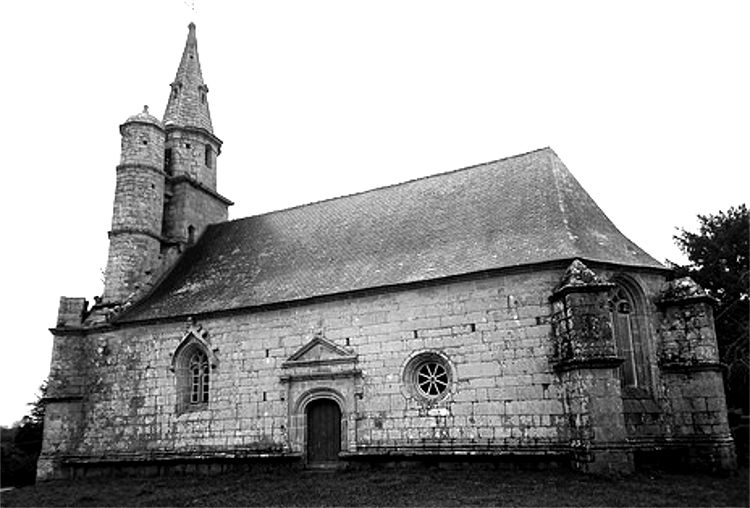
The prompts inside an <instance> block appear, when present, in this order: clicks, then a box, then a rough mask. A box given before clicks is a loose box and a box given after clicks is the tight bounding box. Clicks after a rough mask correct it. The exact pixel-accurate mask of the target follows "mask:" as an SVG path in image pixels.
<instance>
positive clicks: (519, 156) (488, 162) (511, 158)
mask: <svg viewBox="0 0 750 508" xmlns="http://www.w3.org/2000/svg"><path fill="white" fill-rule="evenodd" d="M545 151H549V152H551V153H552V154H554V155H555V156H557V154H556V153H555V151H554V150H553V149H552V148H550V147H549V146H545V147H543V148H537V149H535V150H530V151H528V152H524V153H519V154H516V155H511V156H508V157H502V158H500V159H495V160H492V161H487V162H480V163H479V164H472V165H471V166H465V167H463V168H458V169H451V170H449V171H443V172H442V173H434V174H431V175H425V176H420V177H417V178H412V179H411V180H404V181H403V182H397V183H392V184H388V185H383V186H380V187H373V188H372V189H366V190H363V191H359V192H352V193H350V194H342V195H340V196H334V197H330V198H325V199H321V200H319V201H311V202H309V203H303V204H299V205H295V206H290V207H289V208H281V209H279V210H271V211H269V212H264V213H259V214H256V215H247V216H245V217H238V218H236V219H232V220H229V221H226V222H221V223H218V224H216V225H220V224H226V223H234V222H241V221H243V220H247V219H253V218H258V217H267V216H269V215H273V214H277V213H283V212H289V211H291V210H297V209H299V208H305V207H307V206H313V205H318V204H322V203H327V202H330V201H335V200H337V199H344V198H350V197H353V196H360V195H363V194H367V193H370V192H379V191H382V190H384V189H390V188H394V187H399V186H401V185H407V184H410V183H414V182H419V181H421V180H428V179H430V178H438V177H442V176H446V175H450V174H454V173H459V172H461V171H468V170H470V169H474V168H478V167H480V166H487V165H489V164H496V163H499V162H505V161H510V160H513V159H519V158H521V157H527V156H529V155H531V154H535V153H539V152H545Z"/></svg>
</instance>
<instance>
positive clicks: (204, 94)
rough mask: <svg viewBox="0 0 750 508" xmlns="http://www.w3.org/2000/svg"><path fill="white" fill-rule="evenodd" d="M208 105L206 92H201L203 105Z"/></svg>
mask: <svg viewBox="0 0 750 508" xmlns="http://www.w3.org/2000/svg"><path fill="white" fill-rule="evenodd" d="M205 103H206V92H203V91H201V104H205Z"/></svg>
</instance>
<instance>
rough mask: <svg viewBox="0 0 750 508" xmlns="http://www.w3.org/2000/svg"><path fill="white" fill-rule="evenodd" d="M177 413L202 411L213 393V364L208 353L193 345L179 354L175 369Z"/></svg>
mask: <svg viewBox="0 0 750 508" xmlns="http://www.w3.org/2000/svg"><path fill="white" fill-rule="evenodd" d="M175 374H176V377H177V379H176V381H177V411H178V412H179V413H183V412H185V411H192V410H196V409H201V408H203V407H205V406H206V405H207V404H208V401H209V396H210V393H211V362H210V361H209V358H208V354H207V353H206V351H205V350H204V349H203V348H202V347H201V346H199V345H197V344H191V345H189V346H188V347H186V348H185V349H184V350H183V351H181V352H180V353H179V357H178V359H177V365H176V368H175Z"/></svg>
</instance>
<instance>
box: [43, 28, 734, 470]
mask: <svg viewBox="0 0 750 508" xmlns="http://www.w3.org/2000/svg"><path fill="white" fill-rule="evenodd" d="M170 86H171V92H170V96H169V101H168V104H167V107H166V111H165V113H164V117H163V120H161V121H160V120H158V119H157V118H155V117H154V116H152V115H151V114H150V113H149V112H148V110H147V109H144V111H143V112H142V113H139V114H136V115H134V116H132V117H130V118H128V119H127V120H126V121H125V123H123V124H122V125H121V126H120V133H121V135H122V148H121V154H120V164H119V165H118V166H117V183H116V188H115V196H114V209H113V214H112V228H111V231H110V232H109V242H110V244H109V256H108V261H107V268H106V273H105V282H104V290H103V294H102V296H101V297H98V298H96V299H95V302H94V303H93V305H89V303H88V302H87V301H86V300H85V299H83V298H67V297H63V298H61V299H60V307H59V313H58V317H57V323H56V325H55V327H54V328H52V329H51V332H52V334H53V336H54V345H53V353H52V361H51V368H50V376H49V389H48V393H47V396H46V399H45V402H46V415H45V424H44V445H43V450H42V454H41V457H40V459H39V464H38V476H39V478H40V479H51V478H62V477H70V476H75V475H84V474H85V475H89V474H103V473H105V472H113V471H119V472H128V471H135V470H138V471H141V472H144V473H146V474H162V473H170V472H178V473H179V472H184V471H207V472H216V471H222V470H225V469H228V468H238V467H242V468H245V467H254V465H257V464H266V463H269V464H270V463H274V464H279V463H283V464H286V465H287V466H295V465H296V466H299V467H315V466H318V467H342V466H371V465H373V464H376V463H393V462H395V461H410V462H413V461H420V462H430V463H435V464H441V463H447V462H456V461H460V462H469V461H484V462H488V463H490V464H498V463H500V462H508V461H517V460H523V461H535V462H548V463H550V462H551V463H555V464H564V465H569V466H571V467H573V468H575V469H578V470H581V471H584V472H614V473H618V472H629V471H632V470H633V469H634V467H636V465H637V464H638V463H640V462H641V461H646V460H654V458H656V459H657V460H659V457H662V458H664V457H666V458H667V459H668V460H678V461H681V462H682V463H683V464H685V465H688V466H692V467H696V468H708V469H730V468H733V467H734V461H735V458H734V448H733V443H732V438H731V435H730V432H729V428H728V424H727V410H726V404H725V399H724V386H723V381H722V371H721V365H720V363H719V360H718V354H717V346H716V336H715V331H714V326H713V317H712V303H713V300H712V298H711V297H710V296H709V295H707V294H706V292H705V291H704V290H702V289H701V288H700V287H699V286H697V285H696V284H695V283H694V282H693V281H691V280H690V279H678V280H674V279H673V277H672V274H671V271H670V270H668V269H667V268H665V267H664V266H662V265H661V264H660V263H658V262H657V261H655V260H654V259H653V258H652V257H650V256H649V255H648V254H646V253H645V252H644V251H643V250H641V249H640V248H639V247H638V246H637V245H635V244H634V243H633V242H631V241H630V240H628V239H627V238H626V237H625V236H624V235H623V234H622V233H620V231H618V229H617V228H616V227H615V226H614V225H613V224H612V223H611V222H610V220H609V219H608V218H607V217H606V215H605V214H604V213H603V212H602V211H601V210H600V209H599V207H598V206H597V205H596V203H594V201H593V200H592V199H591V197H589V195H588V194H587V193H586V192H585V191H584V189H583V188H582V187H581V186H580V185H579V183H578V182H577V181H576V180H575V178H574V177H573V175H572V174H571V173H570V172H569V171H568V169H567V168H566V167H565V165H564V164H563V163H562V161H561V160H560V159H559V158H558V156H557V155H556V154H555V153H554V152H553V151H552V150H551V149H549V148H545V149H541V150H537V151H534V152H530V153H526V154H522V155H517V156H514V157H509V158H506V159H501V160H497V161H493V162H488V163H485V164H479V165H476V166H471V167H468V168H464V169H459V170H457V171H452V172H448V173H443V174H438V175H434V176H429V177H426V178H420V179H417V180H412V181H408V182H404V183H401V184H398V185H392V186H388V187H383V188H379V189H373V190H370V191H367V192H362V193H359V194H353V195H349V196H343V197H339V198H335V199H329V200H325V201H321V202H317V203H312V204H307V205H303V206H298V207H295V208H290V209H287V210H280V211H275V212H271V213H266V214H263V215H258V216H254V217H248V218H244V219H237V220H232V221H228V220H227V210H228V207H229V206H230V205H231V204H232V202H231V201H230V200H229V199H227V198H226V197H224V196H223V195H221V194H219V193H218V192H217V168H218V164H217V163H218V156H219V155H220V154H221V148H222V142H221V140H220V139H219V138H218V137H217V136H216V135H215V134H214V130H213V126H212V123H211V115H210V113H209V105H208V87H207V86H206V84H205V82H204V81H203V76H202V74H201V68H200V63H199V60H198V48H197V42H196V34H195V25H194V24H192V23H191V24H190V25H189V32H188V36H187V42H186V45H185V49H184V52H183V54H182V59H181V60H180V64H179V67H178V70H177V75H176V77H175V80H174V81H173V82H172V84H171V85H170Z"/></svg>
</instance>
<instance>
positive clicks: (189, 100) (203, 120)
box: [164, 23, 213, 134]
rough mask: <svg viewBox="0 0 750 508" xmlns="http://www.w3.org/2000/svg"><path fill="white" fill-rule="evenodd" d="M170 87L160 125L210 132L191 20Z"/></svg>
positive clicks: (206, 97) (206, 90)
mask: <svg viewBox="0 0 750 508" xmlns="http://www.w3.org/2000/svg"><path fill="white" fill-rule="evenodd" d="M171 87H172V92H171V93H170V95H169V102H167V109H166V111H165V112H164V126H165V127H166V128H170V127H193V128H200V129H205V130H206V131H208V132H209V133H211V134H213V126H212V125H211V113H210V112H209V109H208V87H207V86H206V84H205V83H204V82H203V75H202V74H201V64H200V61H199V60H198V40H197V39H196V37H195V23H190V24H189V25H188V37H187V41H186V42H185V50H184V51H183V53H182V60H180V67H179V68H178V69H177V76H176V77H175V79H174V82H173V83H172V85H171Z"/></svg>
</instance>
